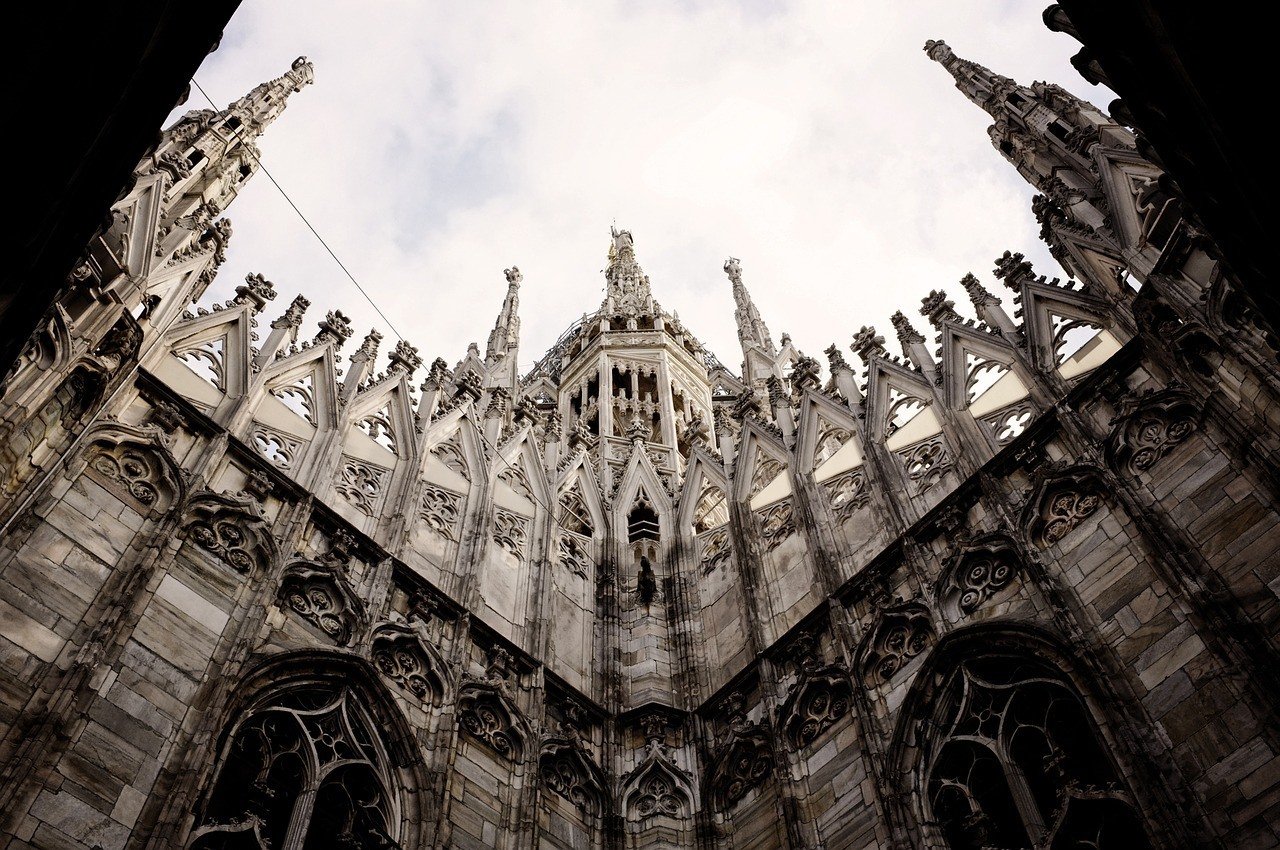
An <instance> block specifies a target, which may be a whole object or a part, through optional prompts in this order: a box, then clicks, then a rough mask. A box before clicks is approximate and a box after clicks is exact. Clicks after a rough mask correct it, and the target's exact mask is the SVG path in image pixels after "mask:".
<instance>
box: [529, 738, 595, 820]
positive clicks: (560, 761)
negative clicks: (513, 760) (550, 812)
mask: <svg viewBox="0 0 1280 850" xmlns="http://www.w3.org/2000/svg"><path fill="white" fill-rule="evenodd" d="M593 768H594V765H592V764H591V762H590V761H588V759H587V756H586V754H585V753H583V752H582V750H581V749H579V748H578V747H575V746H573V745H572V744H570V743H567V742H550V743H547V744H544V745H543V747H542V754H541V755H540V756H539V757H538V776H539V777H540V778H541V780H542V784H543V785H544V786H546V787H547V788H549V789H551V791H553V792H554V793H556V794H558V795H559V796H561V797H563V798H565V799H566V800H568V801H569V802H570V803H572V804H573V805H575V806H577V807H578V808H579V809H582V810H583V811H584V812H586V813H587V814H590V815H597V814H599V813H600V810H601V807H602V806H601V803H602V800H603V798H604V794H603V790H602V789H601V787H600V783H599V782H598V781H597V780H596V778H595V774H596V773H598V772H599V771H598V770H593Z"/></svg>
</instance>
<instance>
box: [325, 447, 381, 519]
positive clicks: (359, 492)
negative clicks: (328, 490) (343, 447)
mask: <svg viewBox="0 0 1280 850" xmlns="http://www.w3.org/2000/svg"><path fill="white" fill-rule="evenodd" d="M390 474H391V470H389V469H383V468H382V467H380V466H374V465H373V464H371V463H362V462H361V461H358V460H355V459H354V458H350V457H347V456H345V455H344V456H343V458H342V467H341V469H340V470H339V472H338V481H337V483H336V484H335V485H334V489H335V490H337V491H338V495H339V496H341V497H342V498H344V499H346V500H347V501H348V502H350V503H351V504H352V505H354V506H355V508H356V510H358V511H360V513H362V514H364V515H366V516H373V514H374V511H375V510H377V507H378V503H379V502H380V501H381V500H382V487H383V484H384V483H385V482H386V480H387V478H388V477H389V476H390Z"/></svg>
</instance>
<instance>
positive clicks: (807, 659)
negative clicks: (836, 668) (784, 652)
mask: <svg viewBox="0 0 1280 850" xmlns="http://www.w3.org/2000/svg"><path fill="white" fill-rule="evenodd" d="M791 660H792V661H793V662H794V663H795V665H796V667H798V668H799V669H800V670H802V671H804V672H808V673H811V672H813V671H814V670H817V669H818V667H819V666H820V662H821V656H820V655H819V653H818V640H817V638H815V637H814V636H813V635H812V634H810V633H808V632H803V633H801V634H800V635H799V636H798V637H796V639H795V641H794V642H793V643H792V644H791Z"/></svg>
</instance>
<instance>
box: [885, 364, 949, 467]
mask: <svg viewBox="0 0 1280 850" xmlns="http://www.w3.org/2000/svg"><path fill="white" fill-rule="evenodd" d="M933 401H934V395H933V389H932V388H931V387H930V386H929V382H928V381H926V380H925V379H924V378H923V377H922V376H921V375H920V374H919V373H917V372H914V371H912V370H911V369H908V368H907V367H905V366H903V365H902V364H901V363H895V362H893V361H892V360H887V359H885V358H883V357H876V358H872V361H871V364H870V368H868V370H867V439H868V440H883V441H884V442H885V445H886V446H887V447H888V448H890V449H896V448H899V447H901V446H904V445H909V444H911V443H915V442H917V441H919V440H922V439H925V438H926V437H930V436H932V435H934V434H937V433H939V432H940V431H941V430H942V420H941V419H940V418H939V416H938V413H937V411H935V410H934V409H933Z"/></svg>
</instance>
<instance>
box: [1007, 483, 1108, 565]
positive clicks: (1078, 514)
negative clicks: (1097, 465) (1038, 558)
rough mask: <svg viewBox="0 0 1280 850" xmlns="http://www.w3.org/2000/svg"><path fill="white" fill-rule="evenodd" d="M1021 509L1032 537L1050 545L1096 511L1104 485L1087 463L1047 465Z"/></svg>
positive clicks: (1035, 540) (1099, 505) (1100, 502)
mask: <svg viewBox="0 0 1280 850" xmlns="http://www.w3.org/2000/svg"><path fill="white" fill-rule="evenodd" d="M1040 475H1041V481H1040V483H1039V485H1038V486H1037V487H1036V488H1035V489H1034V490H1033V491H1032V494H1031V497H1030V498H1029V499H1028V500H1027V504H1026V507H1025V508H1024V509H1023V522H1024V525H1025V527H1026V528H1027V531H1028V534H1029V536H1030V538H1031V540H1032V541H1034V542H1035V543H1036V544H1037V545H1039V546H1052V545H1054V544H1055V543H1057V542H1058V541H1060V540H1062V538H1064V537H1066V536H1067V534H1068V533H1070V532H1071V531H1072V530H1073V529H1075V528H1076V527H1077V526H1079V525H1080V523H1082V522H1084V521H1085V520H1086V519H1088V518H1089V517H1090V516H1092V515H1093V514H1094V513H1096V512H1097V510H1098V508H1099V507H1101V506H1102V494H1103V492H1104V490H1105V485H1104V484H1103V483H1102V481H1101V478H1100V477H1099V475H1098V473H1097V471H1096V470H1095V469H1094V468H1093V467H1089V466H1074V467H1068V468H1054V467H1048V468H1046V469H1045V470H1043V471H1042V472H1041V473H1040Z"/></svg>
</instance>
